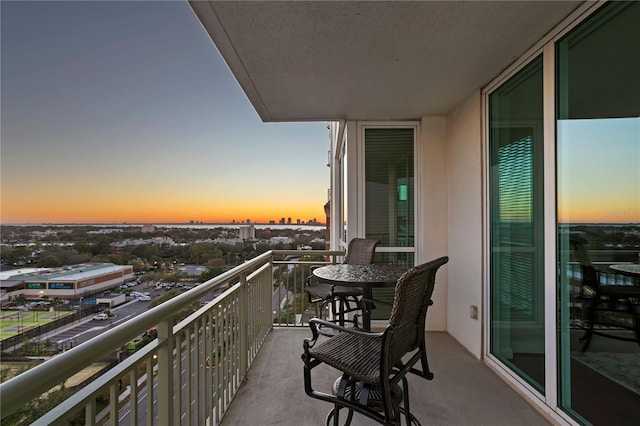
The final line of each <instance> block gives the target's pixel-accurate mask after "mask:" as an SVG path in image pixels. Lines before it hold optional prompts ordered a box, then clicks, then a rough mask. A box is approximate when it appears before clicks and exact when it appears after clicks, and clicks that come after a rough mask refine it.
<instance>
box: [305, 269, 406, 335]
mask: <svg viewBox="0 0 640 426" xmlns="http://www.w3.org/2000/svg"><path fill="white" fill-rule="evenodd" d="M408 269H409V268H408V267H406V266H397V265H386V264H375V263H373V264H370V265H353V264H345V263H343V264H336V265H326V266H322V267H320V268H316V269H314V270H313V275H314V276H315V277H316V278H317V279H318V280H319V281H320V282H323V283H326V284H333V285H340V286H347V287H349V286H351V287H360V288H362V293H363V297H364V298H365V299H370V300H371V299H372V297H371V290H372V288H374V287H395V285H396V282H397V281H398V278H400V276H402V274H403V273H405V272H406V271H407V270H408ZM362 326H363V328H364V329H365V330H370V329H371V312H370V311H369V310H368V309H365V310H364V311H363V312H362Z"/></svg>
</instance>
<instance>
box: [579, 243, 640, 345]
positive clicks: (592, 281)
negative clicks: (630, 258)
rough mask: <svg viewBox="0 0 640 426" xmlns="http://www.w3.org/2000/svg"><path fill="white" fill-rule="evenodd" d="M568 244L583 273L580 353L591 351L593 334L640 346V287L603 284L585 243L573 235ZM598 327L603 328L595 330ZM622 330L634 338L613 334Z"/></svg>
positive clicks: (599, 272) (580, 296)
mask: <svg viewBox="0 0 640 426" xmlns="http://www.w3.org/2000/svg"><path fill="white" fill-rule="evenodd" d="M569 243H570V246H571V248H572V249H573V250H574V251H575V255H576V260H577V261H578V263H580V272H581V274H582V280H581V281H582V282H581V285H580V295H579V298H580V300H581V301H582V311H583V317H584V318H583V319H584V322H583V324H582V327H583V329H584V334H583V335H582V337H580V339H579V341H580V342H582V347H581V348H580V351H582V352H585V351H586V350H587V349H589V345H590V344H591V339H592V338H593V336H594V335H596V336H602V337H608V338H610V339H616V340H624V341H629V342H636V343H637V344H638V345H640V287H638V286H629V285H603V284H601V279H600V275H601V271H600V270H599V269H597V268H596V267H595V266H594V265H593V264H592V263H591V260H590V259H589V255H588V253H587V249H586V247H585V244H586V240H584V239H583V238H581V237H575V236H574V237H571V239H570V241H569ZM609 274H611V273H610V272H609ZM611 275H613V274H611ZM624 318H628V320H627V321H625V320H624ZM596 326H604V328H602V327H598V329H596ZM620 330H629V331H632V332H633V336H624V335H620V334H619V333H612V332H611V331H620Z"/></svg>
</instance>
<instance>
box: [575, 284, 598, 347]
mask: <svg viewBox="0 0 640 426" xmlns="http://www.w3.org/2000/svg"><path fill="white" fill-rule="evenodd" d="M597 306H598V298H597V296H596V297H594V298H593V300H592V301H591V302H589V303H588V304H587V321H588V322H589V325H588V328H587V329H586V330H585V332H584V334H583V335H582V337H580V339H579V340H580V341H581V342H583V343H582V347H581V348H580V351H581V352H585V351H586V350H587V349H588V348H589V345H590V344H591V338H592V337H593V324H594V323H595V321H596V307H597Z"/></svg>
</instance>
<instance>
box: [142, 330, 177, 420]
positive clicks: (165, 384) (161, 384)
mask: <svg viewBox="0 0 640 426" xmlns="http://www.w3.org/2000/svg"><path fill="white" fill-rule="evenodd" d="M158 341H159V343H160V347H159V348H158V397H157V398H158V405H157V406H158V424H161V425H170V424H173V325H172V320H171V318H169V319H167V320H165V321H162V322H160V323H159V324H158ZM147 380H152V381H153V377H147ZM148 415H150V416H152V415H153V413H148Z"/></svg>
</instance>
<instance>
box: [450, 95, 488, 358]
mask: <svg viewBox="0 0 640 426" xmlns="http://www.w3.org/2000/svg"><path fill="white" fill-rule="evenodd" d="M481 123H482V115H481V94H480V91H479V90H478V91H476V92H475V93H473V94H472V95H471V96H469V97H468V98H467V99H466V100H465V101H464V102H462V103H461V104H460V105H458V107H457V108H456V109H455V111H454V112H453V113H452V114H451V115H449V116H448V117H447V126H446V128H447V143H446V151H447V165H448V178H447V181H448V185H449V191H448V194H449V195H448V203H449V204H448V209H447V211H448V227H447V241H448V250H449V258H450V259H449V264H448V271H447V273H448V277H447V278H448V282H447V331H448V332H449V334H451V335H452V336H453V337H454V338H455V339H456V340H458V341H459V342H460V343H461V344H462V345H464V346H465V347H466V348H467V349H468V350H469V351H470V352H471V353H472V354H474V355H475V356H477V357H478V358H480V356H481V353H482V313H483V309H482V294H483V293H482V273H483V272H482V248H483V247H482V214H483V208H482V126H481ZM471 305H475V306H477V307H478V319H472V318H471V317H470V308H471Z"/></svg>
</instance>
